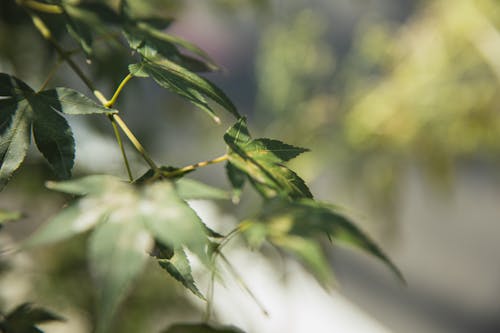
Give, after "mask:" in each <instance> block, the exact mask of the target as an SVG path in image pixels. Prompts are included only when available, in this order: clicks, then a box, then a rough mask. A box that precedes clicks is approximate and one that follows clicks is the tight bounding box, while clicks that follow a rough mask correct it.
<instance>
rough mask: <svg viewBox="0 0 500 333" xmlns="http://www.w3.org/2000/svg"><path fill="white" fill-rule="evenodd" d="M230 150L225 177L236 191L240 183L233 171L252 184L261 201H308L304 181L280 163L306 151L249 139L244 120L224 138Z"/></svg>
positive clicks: (264, 140) (267, 140)
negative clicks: (237, 171)
mask: <svg viewBox="0 0 500 333" xmlns="http://www.w3.org/2000/svg"><path fill="white" fill-rule="evenodd" d="M224 140H225V141H226V143H227V144H228V146H229V148H230V150H231V151H230V153H229V164H230V165H231V166H229V167H228V169H227V172H228V177H229V179H230V181H231V183H232V184H235V185H236V188H238V186H239V185H240V184H241V182H242V181H241V180H240V179H236V177H239V178H241V175H239V174H238V173H235V171H234V169H238V170H239V171H240V172H243V173H245V174H246V176H247V177H248V178H249V180H250V182H251V183H252V185H253V186H254V187H255V188H256V189H257V190H258V191H259V192H260V193H261V195H263V196H264V197H265V198H272V197H275V196H285V197H289V198H292V199H296V198H312V194H311V192H310V191H309V188H308V187H307V185H306V184H305V182H304V181H303V180H302V179H301V178H300V177H299V176H298V175H297V174H296V173H294V172H293V171H292V170H290V169H288V168H287V167H285V166H284V165H283V164H282V163H283V162H286V161H288V160H290V159H291V158H293V157H296V156H297V155H299V154H301V153H302V152H305V151H307V149H304V148H298V147H294V146H291V145H288V144H285V143H282V142H281V141H278V140H271V139H256V140H252V139H251V137H250V134H249V132H248V128H247V126H246V120H245V118H241V119H240V120H239V121H238V122H237V123H236V124H235V125H234V126H233V127H231V128H230V129H229V130H228V131H227V132H226V134H225V135H224Z"/></svg>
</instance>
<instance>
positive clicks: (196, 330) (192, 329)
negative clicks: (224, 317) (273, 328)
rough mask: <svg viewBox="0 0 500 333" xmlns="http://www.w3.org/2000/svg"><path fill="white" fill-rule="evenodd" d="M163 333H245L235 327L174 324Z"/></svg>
mask: <svg viewBox="0 0 500 333" xmlns="http://www.w3.org/2000/svg"><path fill="white" fill-rule="evenodd" d="M162 333H244V332H243V331H242V330H240V329H239V328H236V327H234V326H222V327H214V326H210V325H208V324H205V323H203V324H174V325H172V326H170V327H169V328H168V329H167V330H165V331H163V332H162Z"/></svg>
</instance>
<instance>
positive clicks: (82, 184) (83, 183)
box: [46, 175, 127, 195]
mask: <svg viewBox="0 0 500 333" xmlns="http://www.w3.org/2000/svg"><path fill="white" fill-rule="evenodd" d="M46 186H47V188H49V189H51V190H55V191H59V192H65V193H69V194H74V195H87V194H93V195H97V194H102V193H103V192H106V191H110V190H111V189H113V190H115V191H117V192H118V193H121V191H126V187H127V186H126V184H124V183H123V182H122V181H120V179H118V178H116V177H114V176H109V175H91V176H86V177H82V178H78V179H72V180H67V181H63V182H53V181H49V182H47V183H46Z"/></svg>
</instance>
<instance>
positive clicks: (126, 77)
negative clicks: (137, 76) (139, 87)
mask: <svg viewBox="0 0 500 333" xmlns="http://www.w3.org/2000/svg"><path fill="white" fill-rule="evenodd" d="M133 77H134V76H133V75H132V74H130V73H129V74H128V75H127V76H125V78H124V79H123V80H122V82H120V85H119V86H118V88H116V91H115V93H114V94H113V97H111V99H110V100H109V101H107V102H106V103H105V104H104V106H105V107H108V108H111V107H113V105H114V104H115V103H116V100H117V99H118V96H120V93H121V92H122V90H123V88H124V87H125V85H126V84H127V83H128V82H129V81H130V80H132V78H133Z"/></svg>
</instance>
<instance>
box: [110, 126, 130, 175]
mask: <svg viewBox="0 0 500 333" xmlns="http://www.w3.org/2000/svg"><path fill="white" fill-rule="evenodd" d="M109 120H110V121H111V125H112V126H113V132H114V133H115V137H116V141H117V142H118V146H120V151H121V153H122V157H123V161H124V162H125V168H126V169H127V174H128V179H129V180H130V182H133V181H134V177H133V176H132V171H131V170H130V164H129V163H128V158H127V153H126V152H125V147H124V145H123V141H122V137H121V135H120V131H119V130H118V125H117V124H116V121H115V120H114V118H113V117H112V116H109Z"/></svg>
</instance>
